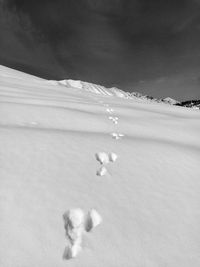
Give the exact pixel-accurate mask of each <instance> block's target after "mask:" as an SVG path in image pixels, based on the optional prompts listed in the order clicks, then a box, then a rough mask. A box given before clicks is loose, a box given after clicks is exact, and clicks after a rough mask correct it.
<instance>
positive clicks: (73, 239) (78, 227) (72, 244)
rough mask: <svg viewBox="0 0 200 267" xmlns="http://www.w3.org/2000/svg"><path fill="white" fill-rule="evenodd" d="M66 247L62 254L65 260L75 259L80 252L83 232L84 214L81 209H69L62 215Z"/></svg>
mask: <svg viewBox="0 0 200 267" xmlns="http://www.w3.org/2000/svg"><path fill="white" fill-rule="evenodd" d="M63 219H64V223H65V231H66V236H67V239H68V242H69V244H68V246H67V247H66V249H65V252H64V258H65V259H71V258H75V257H76V256H77V255H78V253H79V252H80V251H81V250H82V248H81V243H82V235H83V231H84V212H83V211H82V210H81V209H70V210H68V211H67V212H65V214H64V215H63Z"/></svg>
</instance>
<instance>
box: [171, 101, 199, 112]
mask: <svg viewBox="0 0 200 267" xmlns="http://www.w3.org/2000/svg"><path fill="white" fill-rule="evenodd" d="M176 105H177V106H182V107H187V108H193V109H199V110H200V100H189V101H184V102H181V103H177V104H176Z"/></svg>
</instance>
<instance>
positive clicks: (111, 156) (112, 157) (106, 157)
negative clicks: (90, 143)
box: [95, 101, 124, 176]
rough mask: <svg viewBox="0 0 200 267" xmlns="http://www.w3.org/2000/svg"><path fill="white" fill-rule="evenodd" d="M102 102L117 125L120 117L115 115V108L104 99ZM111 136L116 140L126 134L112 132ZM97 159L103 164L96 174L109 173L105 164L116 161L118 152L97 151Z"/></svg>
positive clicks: (111, 119) (110, 118)
mask: <svg viewBox="0 0 200 267" xmlns="http://www.w3.org/2000/svg"><path fill="white" fill-rule="evenodd" d="M99 103H100V104H103V106H104V107H106V112H107V113H109V115H110V116H109V117H108V119H109V120H110V121H111V122H112V123H113V124H115V125H117V124H118V123H119V118H118V117H116V116H114V115H113V113H114V109H113V108H110V107H109V105H108V104H105V103H103V102H102V101H99ZM110 135H111V137H112V138H113V139H115V140H119V139H121V138H122V137H124V134H122V133H118V132H112V133H111V134H110ZM95 157H96V160H97V161H99V162H100V164H101V166H100V168H99V169H98V170H97V172H96V175H97V176H104V175H106V174H107V173H108V171H107V168H106V166H105V165H107V164H108V163H109V162H115V161H116V160H117V158H118V156H117V154H115V153H113V152H111V153H106V152H99V153H96V155H95Z"/></svg>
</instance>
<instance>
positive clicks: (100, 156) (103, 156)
mask: <svg viewBox="0 0 200 267" xmlns="http://www.w3.org/2000/svg"><path fill="white" fill-rule="evenodd" d="M95 157H96V160H98V161H99V162H100V163H101V164H108V162H109V156H108V154H107V153H106V152H99V153H96V154H95Z"/></svg>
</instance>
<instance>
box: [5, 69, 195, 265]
mask: <svg viewBox="0 0 200 267" xmlns="http://www.w3.org/2000/svg"><path fill="white" fill-rule="evenodd" d="M70 86H71V87H70ZM77 87H79V84H76V86H74V85H73V88H72V84H71V85H68V86H62V85H60V84H59V83H56V82H54V83H53V82H49V81H46V80H43V79H39V78H37V77H34V76H31V75H27V74H24V73H21V72H18V71H15V70H12V69H9V68H6V67H3V66H0V147H1V149H0V240H1V246H0V266H2V267H40V266H41V267H63V266H76V267H123V266H124V267H134V266H141V267H168V266H169V267H188V266H191V267H196V266H200V230H199V225H200V169H199V161H200V138H199V134H200V123H199V122H200V113H199V111H198V110H192V109H185V108H182V107H178V106H171V105H163V104H159V103H150V102H148V101H145V100H143V101H141V99H138V98H135V99H126V98H119V97H115V96H114V95H113V94H112V93H111V95H110V94H107V93H105V94H103V92H102V93H99V94H94V93H93V92H90V91H86V90H80V88H77ZM102 90H103V89H102ZM104 92H105V91H104ZM99 152H101V153H99ZM102 152H104V153H102ZM73 208H76V209H77V210H76V211H78V212H79V211H80V209H82V210H83V211H84V213H82V211H80V212H79V213H78V214H81V216H83V215H82V214H87V213H88V212H90V211H93V213H94V214H99V216H100V217H99V218H101V220H100V219H98V220H97V219H95V218H98V216H96V217H95V216H94V223H95V225H97V222H98V223H99V222H100V221H101V223H100V224H99V225H98V226H97V227H96V228H95V229H94V230H91V231H89V229H92V224H91V223H90V225H86V227H85V228H84V227H83V228H77V229H81V234H82V233H83V240H82V243H81V246H82V250H81V251H80V253H78V255H77V257H76V258H74V259H70V257H68V256H67V254H66V249H67V247H68V245H69V241H70V242H71V243H73V242H72V241H73V238H75V237H74V234H77V233H78V232H77V231H75V230H76V229H75V228H73V227H72V225H70V226H69V225H68V222H67V221H66V217H63V215H64V214H68V213H66V212H68V211H69V210H70V209H73ZM72 211H73V210H72ZM94 211H95V212H96V211H97V212H98V213H97V212H96V213H95V212H94ZM70 214H71V213H70ZM72 214H73V212H72ZM63 218H64V219H65V221H64V219H63ZM78 219H80V218H78ZM79 221H82V219H81V220H78V222H79ZM76 223H77V221H76ZM68 227H70V228H68ZM78 227H80V226H78ZM74 229H75V230H74ZM84 229H86V230H84ZM69 230H71V233H70V234H69ZM66 234H67V235H68V236H66ZM69 235H70V236H72V235H73V238H71V240H69Z"/></svg>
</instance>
